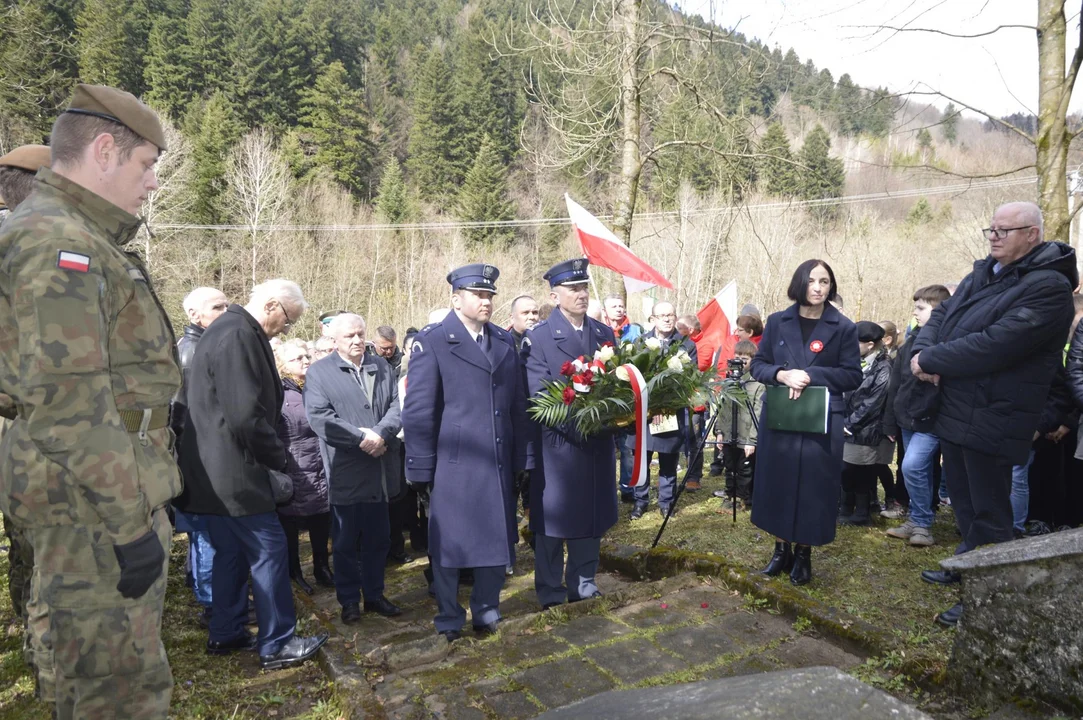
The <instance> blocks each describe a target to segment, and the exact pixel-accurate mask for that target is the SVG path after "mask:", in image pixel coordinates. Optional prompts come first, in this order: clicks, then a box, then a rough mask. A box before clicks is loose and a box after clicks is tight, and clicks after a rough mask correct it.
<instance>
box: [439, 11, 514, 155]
mask: <svg viewBox="0 0 1083 720" xmlns="http://www.w3.org/2000/svg"><path fill="white" fill-rule="evenodd" d="M489 30H490V26H489V25H488V24H486V23H484V22H481V21H475V22H472V23H471V26H470V28H469V30H467V32H466V34H465V37H464V38H463V39H462V41H461V42H460V44H459V46H458V52H457V57H456V61H455V83H454V85H455V89H454V92H455V105H456V108H457V110H458V116H459V118H460V122H461V129H460V131H459V132H457V133H456V134H455V136H454V139H455V140H456V142H457V147H456V148H455V149H454V153H453V154H454V155H455V156H456V159H457V164H458V166H459V172H460V173H461V174H462V175H465V174H466V171H467V170H469V169H470V166H471V165H472V164H473V162H474V157H475V155H476V154H477V151H478V148H479V147H480V145H481V138H482V137H483V136H484V135H488V136H489V139H490V141H491V142H492V146H493V149H494V150H496V152H497V153H498V154H499V155H500V158H501V159H502V160H503V161H504V162H505V163H510V162H511V160H512V158H513V157H514V156H515V153H516V151H517V150H518V147H519V126H520V124H521V120H522V116H523V102H522V95H521V92H520V90H519V87H520V85H521V83H520V82H518V80H517V78H516V77H515V72H514V68H513V67H512V66H511V63H510V61H509V60H507V59H506V58H494V57H493V56H492V55H493V49H492V47H490V45H489V42H488V40H487V39H486V38H487V37H488V32H489Z"/></svg>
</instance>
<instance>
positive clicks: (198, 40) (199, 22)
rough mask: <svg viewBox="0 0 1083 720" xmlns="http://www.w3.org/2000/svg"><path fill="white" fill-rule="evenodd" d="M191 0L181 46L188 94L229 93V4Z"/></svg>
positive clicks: (220, 1) (191, 95) (230, 30)
mask: <svg viewBox="0 0 1083 720" xmlns="http://www.w3.org/2000/svg"><path fill="white" fill-rule="evenodd" d="M191 2H192V5H191V9H190V10H189V11H188V16H187V17H186V18H185V34H186V35H187V43H185V45H184V47H183V56H184V60H185V63H184V64H185V66H186V69H187V75H188V78H187V81H188V91H189V97H190V98H191V97H203V98H209V97H210V96H211V95H213V94H214V93H215V92H217V91H219V90H222V91H225V92H227V93H233V92H234V88H233V80H232V78H231V77H230V68H231V65H232V60H231V57H230V52H229V50H230V47H231V45H232V44H233V29H232V26H231V24H230V16H229V11H230V5H229V4H228V3H226V2H223V1H222V0H191Z"/></svg>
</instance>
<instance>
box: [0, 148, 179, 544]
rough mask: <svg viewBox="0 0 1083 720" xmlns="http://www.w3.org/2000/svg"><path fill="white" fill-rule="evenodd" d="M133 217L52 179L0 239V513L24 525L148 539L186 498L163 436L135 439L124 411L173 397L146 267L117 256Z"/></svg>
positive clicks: (172, 345) (169, 347)
mask: <svg viewBox="0 0 1083 720" xmlns="http://www.w3.org/2000/svg"><path fill="white" fill-rule="evenodd" d="M138 228H139V219H138V218H136V217H134V216H132V215H129V214H128V213H126V212H124V211H123V210H121V209H120V208H118V207H116V206H115V205H113V204H112V203H110V202H108V201H106V200H105V199H104V198H102V197H99V196H98V195H95V194H94V193H92V192H90V191H89V190H87V189H85V188H83V187H81V186H80V185H77V184H76V183H73V182H71V181H69V180H67V179H65V178H63V177H61V176H59V175H57V174H56V173H53V172H51V171H50V170H48V169H45V168H43V169H42V170H40V171H39V172H38V175H37V180H36V181H35V186H34V191H33V192H32V193H31V195H30V197H29V198H27V199H26V201H25V202H23V203H22V204H21V205H19V207H18V208H17V209H16V210H15V212H13V213H12V214H11V215H9V216H8V217H7V218H6V219H5V221H4V224H3V227H2V228H0V392H3V393H7V394H8V395H11V397H12V398H14V400H15V405H16V408H17V410H18V418H17V419H16V420H15V421H14V423H13V424H12V426H11V428H10V429H9V430H8V432H6V433H4V436H3V438H2V440H0V510H3V511H4V513H5V514H10V515H12V516H14V517H15V518H16V519H17V520H18V521H19V522H20V523H21V524H24V525H28V526H43V525H44V526H47V525H65V524H80V525H98V524H101V525H104V527H105V530H106V532H107V533H108V534H109V535H110V537H111V538H112V540H113V543H114V544H118V545H119V544H124V543H128V542H131V541H132V540H135V539H136V538H138V537H140V536H142V535H143V534H144V533H146V532H148V531H150V528H151V512H152V511H153V510H154V509H155V508H156V507H159V506H161V505H163V504H165V503H167V502H168V501H169V500H170V499H171V498H173V497H175V496H176V495H177V494H178V493H179V492H180V490H181V481H180V473H179V471H178V470H177V465H176V463H175V462H174V460H173V457H172V453H171V451H172V444H173V435H172V431H171V430H170V429H169V427H168V425H166V426H164V427H161V428H159V429H152V430H150V431H149V432H147V433H146V434H145V436H142V435H140V434H138V433H134V432H129V431H128V429H127V427H126V426H125V424H124V422H123V419H122V417H121V414H120V413H121V411H130V410H142V409H148V408H150V409H154V408H162V407H166V406H168V405H169V401H170V399H171V398H172V397H173V395H174V394H175V393H176V391H177V388H178V387H179V386H180V381H181V374H180V368H179V367H178V364H177V359H176V341H175V340H174V337H173V330H172V328H171V326H170V324H169V320H168V319H167V317H166V314H165V312H164V311H163V309H162V306H161V304H160V303H159V302H158V298H157V296H155V294H154V291H153V290H152V289H151V286H150V282H149V278H148V276H147V272H146V269H145V268H144V266H143V263H142V261H141V260H140V258H139V257H138V256H137V255H136V254H134V253H126V252H124V250H122V247H123V246H124V245H125V243H127V242H128V241H130V240H131V239H132V237H133V236H134V235H135V233H136V231H137V230H138Z"/></svg>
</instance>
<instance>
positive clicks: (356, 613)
mask: <svg viewBox="0 0 1083 720" xmlns="http://www.w3.org/2000/svg"><path fill="white" fill-rule="evenodd" d="M342 622H343V623H345V624H346V625H356V624H357V623H359V622H361V605H360V604H359V603H347V604H346V605H343V606H342Z"/></svg>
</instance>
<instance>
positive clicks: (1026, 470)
mask: <svg viewBox="0 0 1083 720" xmlns="http://www.w3.org/2000/svg"><path fill="white" fill-rule="evenodd" d="M1033 463H1034V450H1033V449H1032V450H1031V451H1030V457H1028V458H1027V464H1026V465H1016V466H1015V467H1013V468H1012V526H1013V527H1014V528H1015V529H1016V530H1018V531H1019V532H1023V530H1024V529H1026V524H1027V512H1028V511H1029V510H1030V466H1031V465H1032V464H1033Z"/></svg>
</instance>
